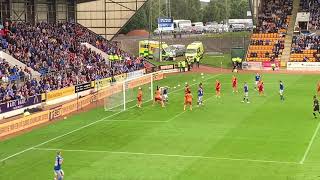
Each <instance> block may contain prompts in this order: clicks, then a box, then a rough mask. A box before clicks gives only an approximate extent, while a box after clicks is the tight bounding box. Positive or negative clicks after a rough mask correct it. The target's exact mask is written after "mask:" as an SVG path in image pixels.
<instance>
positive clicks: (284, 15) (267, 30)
mask: <svg viewBox="0 0 320 180" xmlns="http://www.w3.org/2000/svg"><path fill="white" fill-rule="evenodd" d="M261 3H262V5H261V7H263V8H261V10H260V12H259V14H258V21H257V27H256V28H255V30H254V33H255V34H272V33H277V34H278V36H277V37H274V36H272V37H271V36H267V37H264V38H262V37H261V38H260V39H253V40H251V42H250V45H251V46H272V48H267V49H266V48H261V49H260V48H259V49H249V53H248V57H249V58H270V60H271V59H275V58H279V56H280V55H281V54H282V51H283V49H284V39H283V37H284V36H285V34H286V30H287V28H288V24H289V19H290V18H288V17H289V15H291V12H292V0H265V1H262V2H261ZM272 38H273V39H272Z"/></svg>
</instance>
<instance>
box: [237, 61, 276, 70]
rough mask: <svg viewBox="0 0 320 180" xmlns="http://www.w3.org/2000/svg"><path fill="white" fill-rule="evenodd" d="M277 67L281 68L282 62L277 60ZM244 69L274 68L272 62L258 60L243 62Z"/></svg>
mask: <svg viewBox="0 0 320 180" xmlns="http://www.w3.org/2000/svg"><path fill="white" fill-rule="evenodd" d="M274 64H275V69H276V70H277V69H279V67H280V62H279V61H275V62H274ZM242 69H244V70H272V63H271V62H270V61H263V62H256V61H245V62H242Z"/></svg>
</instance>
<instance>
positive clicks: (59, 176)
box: [54, 169, 64, 180]
mask: <svg viewBox="0 0 320 180" xmlns="http://www.w3.org/2000/svg"><path fill="white" fill-rule="evenodd" d="M54 175H56V176H57V178H58V180H60V179H62V178H63V176H64V172H63V170H62V169H60V170H54Z"/></svg>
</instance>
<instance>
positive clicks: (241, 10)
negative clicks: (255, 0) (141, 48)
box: [122, 0, 249, 33]
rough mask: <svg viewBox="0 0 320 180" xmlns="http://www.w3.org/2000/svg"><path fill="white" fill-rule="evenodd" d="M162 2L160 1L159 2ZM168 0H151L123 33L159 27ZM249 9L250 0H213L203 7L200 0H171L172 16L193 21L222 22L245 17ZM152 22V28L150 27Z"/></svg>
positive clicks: (151, 29)
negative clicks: (159, 20) (159, 19)
mask: <svg viewBox="0 0 320 180" xmlns="http://www.w3.org/2000/svg"><path fill="white" fill-rule="evenodd" d="M159 2H160V3H159ZM165 3H166V0H149V1H147V2H146V3H145V5H144V6H143V7H142V8H141V9H140V10H139V12H137V13H136V14H135V16H134V17H133V18H132V19H131V21H130V22H129V23H128V24H127V25H126V27H124V29H123V30H122V33H127V32H129V31H131V30H134V29H148V30H149V29H150V31H153V30H154V29H156V28H157V18H158V17H159V7H160V16H162V17H165V16H166V4H165ZM248 10H249V3H248V0H211V1H210V2H209V4H208V5H207V6H205V7H204V8H202V7H201V2H200V0H171V16H172V17H173V18H174V19H188V20H191V21H192V22H197V21H203V22H211V21H216V22H219V23H220V22H221V21H224V20H226V19H229V18H232V19H243V18H246V17H247V11H248ZM150 24H151V26H152V27H151V28H150Z"/></svg>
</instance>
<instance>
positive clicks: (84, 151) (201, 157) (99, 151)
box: [32, 148, 300, 164]
mask: <svg viewBox="0 0 320 180" xmlns="http://www.w3.org/2000/svg"><path fill="white" fill-rule="evenodd" d="M32 150H38V151H62V152H82V153H109V154H123V155H140V156H159V157H176V158H195V159H212V160H225V161H244V162H258V163H273V164H300V163H298V162H290V161H273V160H262V159H247V158H227V157H214V156H200V155H181V154H161V153H141V152H126V151H103V150H81V149H56V148H33V149H32Z"/></svg>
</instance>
